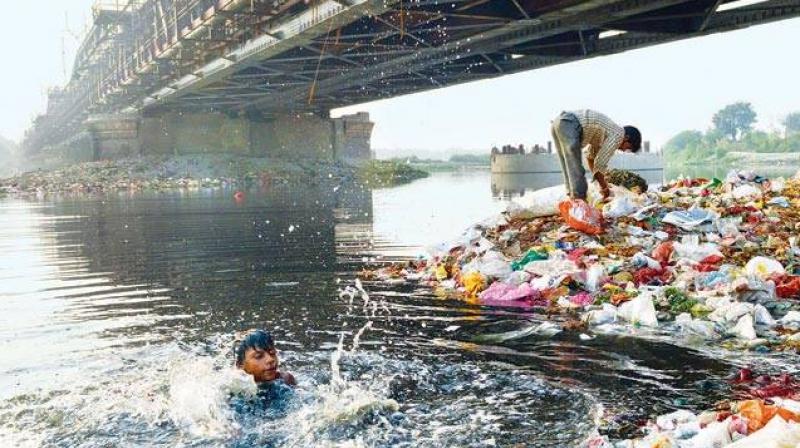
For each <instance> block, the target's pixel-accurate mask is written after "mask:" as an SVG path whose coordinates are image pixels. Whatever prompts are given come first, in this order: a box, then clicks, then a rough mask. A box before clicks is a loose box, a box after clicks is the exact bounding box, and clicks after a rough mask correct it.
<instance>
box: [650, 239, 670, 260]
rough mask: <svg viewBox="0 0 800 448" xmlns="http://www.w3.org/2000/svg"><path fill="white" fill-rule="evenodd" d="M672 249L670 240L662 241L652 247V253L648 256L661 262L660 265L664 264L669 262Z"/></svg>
mask: <svg viewBox="0 0 800 448" xmlns="http://www.w3.org/2000/svg"><path fill="white" fill-rule="evenodd" d="M672 251H673V243H672V241H664V242H663V243H661V244H659V245H658V246H656V248H655V249H653V253H652V254H651V255H650V256H651V257H653V259H655V260H656V261H658V262H659V263H661V266H666V265H668V264H669V259H670V257H671V256H672Z"/></svg>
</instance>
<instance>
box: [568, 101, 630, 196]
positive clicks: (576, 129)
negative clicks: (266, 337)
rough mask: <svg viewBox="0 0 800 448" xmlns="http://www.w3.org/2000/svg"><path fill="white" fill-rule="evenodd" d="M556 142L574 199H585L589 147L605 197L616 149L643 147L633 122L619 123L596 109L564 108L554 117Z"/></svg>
mask: <svg viewBox="0 0 800 448" xmlns="http://www.w3.org/2000/svg"><path fill="white" fill-rule="evenodd" d="M552 133H553V142H554V143H555V145H556V152H557V153H558V160H559V161H560V162H561V170H562V172H563V173H564V183H565V184H566V186H567V193H569V196H570V198H572V199H583V200H586V190H587V187H588V185H587V183H586V170H585V169H584V167H583V157H582V152H583V149H584V148H587V147H588V152H587V154H586V162H587V164H588V165H589V166H588V168H589V171H590V172H591V173H592V176H593V177H594V180H596V181H597V183H598V184H600V192H601V194H602V195H603V200H606V199H608V197H609V196H610V194H611V192H610V190H609V188H608V183H607V182H606V178H605V173H606V170H607V169H608V161H609V160H610V159H611V156H613V155H614V152H615V151H617V150H620V151H623V152H634V153H635V152H638V151H639V149H641V147H642V135H641V134H640V133H639V130H638V129H636V128H635V127H633V126H625V127H620V126H619V125H618V124H616V123H614V122H613V121H611V119H610V118H608V117H607V116H605V115H603V114H601V113H600V112H595V111H593V110H589V109H586V110H579V111H574V112H562V113H561V114H560V115H559V116H558V117H556V118H555V120H553V126H552Z"/></svg>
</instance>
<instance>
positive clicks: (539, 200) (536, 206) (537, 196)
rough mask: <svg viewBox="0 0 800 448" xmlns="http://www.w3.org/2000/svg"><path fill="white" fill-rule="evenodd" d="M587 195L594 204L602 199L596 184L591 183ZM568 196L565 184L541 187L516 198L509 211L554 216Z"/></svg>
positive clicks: (590, 202) (532, 215)
mask: <svg viewBox="0 0 800 448" xmlns="http://www.w3.org/2000/svg"><path fill="white" fill-rule="evenodd" d="M587 196H588V197H587V202H588V203H589V204H594V203H596V202H597V201H598V200H599V199H600V192H599V191H598V190H597V187H596V186H595V185H594V184H590V185H589V189H588V193H587ZM567 198H568V195H567V190H566V187H565V186H564V184H561V185H556V186H554V187H548V188H541V189H539V190H536V191H533V192H530V193H526V194H524V195H523V196H521V197H519V198H515V199H514V200H513V203H514V204H516V205H514V206H512V205H510V204H509V211H510V212H513V213H518V214H524V215H525V216H526V217H533V218H537V217H541V216H553V215H557V214H558V213H559V212H558V203H559V202H561V201H563V200H565V199H567ZM520 207H521V208H520ZM522 210H524V211H522Z"/></svg>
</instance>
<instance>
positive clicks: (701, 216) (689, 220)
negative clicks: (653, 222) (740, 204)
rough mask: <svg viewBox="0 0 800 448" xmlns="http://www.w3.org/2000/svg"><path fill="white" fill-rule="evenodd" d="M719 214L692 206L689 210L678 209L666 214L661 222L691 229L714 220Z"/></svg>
mask: <svg viewBox="0 0 800 448" xmlns="http://www.w3.org/2000/svg"><path fill="white" fill-rule="evenodd" d="M716 217H717V214H716V213H714V212H712V211H710V210H705V209H702V208H699V207H692V208H690V209H688V210H676V211H673V212H669V213H667V214H666V215H664V218H663V219H662V220H661V222H664V223H667V224H672V225H674V226H676V227H680V228H681V229H683V230H687V231H691V230H693V229H694V228H696V227H698V226H700V225H701V224H704V223H707V222H712V221H713V220H714V219H716Z"/></svg>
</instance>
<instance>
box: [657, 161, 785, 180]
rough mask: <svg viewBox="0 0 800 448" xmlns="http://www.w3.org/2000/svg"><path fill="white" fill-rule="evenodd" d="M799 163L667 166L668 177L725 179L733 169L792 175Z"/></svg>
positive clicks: (768, 174)
mask: <svg viewBox="0 0 800 448" xmlns="http://www.w3.org/2000/svg"><path fill="white" fill-rule="evenodd" d="M798 168H800V167H798V166H797V165H791V164H789V165H783V164H778V165H768V166H755V167H752V166H734V165H729V164H724V163H719V164H717V163H710V164H705V165H670V166H667V169H666V175H667V179H675V178H678V177H703V178H706V179H711V178H714V177H716V178H718V179H724V178H725V175H726V174H728V172H730V171H731V170H733V169H736V170H751V171H754V172H755V173H757V174H759V175H761V176H764V177H781V176H782V177H791V176H794V175H795V173H797V170H798Z"/></svg>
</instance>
